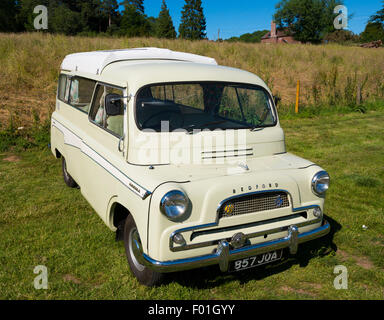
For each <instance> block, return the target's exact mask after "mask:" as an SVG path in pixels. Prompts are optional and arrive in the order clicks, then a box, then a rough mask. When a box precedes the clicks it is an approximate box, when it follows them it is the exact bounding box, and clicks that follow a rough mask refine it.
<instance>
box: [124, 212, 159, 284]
mask: <svg viewBox="0 0 384 320" xmlns="http://www.w3.org/2000/svg"><path fill="white" fill-rule="evenodd" d="M134 237H135V238H136V239H140V238H139V235H138V231H137V227H136V224H135V221H134V220H133V218H132V216H131V215H129V216H128V217H127V219H126V220H125V225H124V245H125V253H126V255H127V260H128V264H129V267H130V268H131V271H132V273H133V274H134V276H135V277H136V278H137V280H138V281H139V282H140V283H141V284H143V285H146V286H149V287H152V286H156V285H158V284H160V283H161V281H162V280H163V276H164V275H163V274H162V273H159V272H156V271H153V270H151V269H149V268H148V267H146V266H144V265H142V264H141V263H140V262H139V261H138V260H137V258H136V256H135V254H134V252H133V246H134V245H135V244H134V242H133V238H134Z"/></svg>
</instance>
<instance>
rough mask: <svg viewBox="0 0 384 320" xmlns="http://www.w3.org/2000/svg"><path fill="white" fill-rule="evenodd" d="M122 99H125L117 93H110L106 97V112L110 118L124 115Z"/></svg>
mask: <svg viewBox="0 0 384 320" xmlns="http://www.w3.org/2000/svg"><path fill="white" fill-rule="evenodd" d="M121 99H123V97H122V96H120V95H118V94H116V93H108V94H107V95H106V96H105V112H106V113H107V115H108V116H117V115H119V114H121V113H122V112H121V110H122V102H121Z"/></svg>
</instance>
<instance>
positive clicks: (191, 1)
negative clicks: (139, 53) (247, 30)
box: [0, 0, 207, 40]
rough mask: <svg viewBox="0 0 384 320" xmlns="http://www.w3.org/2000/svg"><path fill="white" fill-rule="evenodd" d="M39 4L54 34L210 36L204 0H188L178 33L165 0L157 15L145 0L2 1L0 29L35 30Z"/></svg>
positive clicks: (172, 37)
mask: <svg viewBox="0 0 384 320" xmlns="http://www.w3.org/2000/svg"><path fill="white" fill-rule="evenodd" d="M38 5H43V6H45V7H46V8H47V9H48V29H47V30H46V32H51V33H61V34H66V35H96V34H100V33H105V34H107V35H117V36H128V37H159V38H168V39H174V38H176V37H177V36H178V37H180V38H183V39H191V40H197V39H205V38H206V37H207V35H206V19H205V16H204V12H203V5H202V0H185V4H184V6H183V9H182V12H181V23H180V27H179V34H177V32H176V29H175V26H174V24H173V21H172V17H171V15H170V13H169V9H168V7H167V4H166V1H165V0H162V4H161V10H160V13H159V15H158V17H150V16H147V15H146V14H145V8H144V0H122V1H119V0H82V1H76V0H1V1H0V32H23V31H34V30H35V28H34V20H35V18H36V16H37V14H36V13H34V8H35V7H36V6H38ZM121 7H122V8H121Z"/></svg>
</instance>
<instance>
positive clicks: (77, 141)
mask: <svg viewBox="0 0 384 320" xmlns="http://www.w3.org/2000/svg"><path fill="white" fill-rule="evenodd" d="M51 125H52V126H54V127H56V128H57V129H58V130H59V131H60V132H62V133H63V135H64V143H65V144H66V145H69V146H72V147H75V148H77V149H79V150H80V151H81V152H82V153H83V154H85V155H86V156H87V157H89V158H90V159H92V160H93V161H94V162H96V163H97V164H98V165H99V166H100V167H102V168H103V169H104V170H106V171H107V172H108V173H109V174H111V175H112V176H113V177H115V178H116V179H117V180H119V181H120V182H121V183H122V184H123V185H125V186H126V187H127V188H128V189H129V190H131V191H132V192H133V193H135V194H136V195H138V196H139V197H141V199H143V200H144V199H145V198H147V197H148V196H149V195H150V194H151V192H150V191H148V190H147V189H145V188H143V187H142V186H140V185H139V184H137V183H136V182H135V181H133V180H132V179H131V178H129V177H128V176H127V175H126V174H125V173H123V172H122V171H121V170H120V169H118V168H117V167H115V166H114V165H113V164H112V163H111V162H109V161H108V160H107V159H106V158H104V157H103V156H102V155H101V154H99V153H98V152H97V151H96V150H94V149H93V148H92V147H90V146H89V145H88V144H87V143H85V142H84V140H83V139H82V138H81V137H79V136H78V135H77V134H76V133H74V132H73V131H72V130H70V129H68V128H67V127H66V126H65V125H63V124H62V123H60V122H59V121H57V120H56V119H54V118H53V117H52V119H51ZM117 176H120V177H117Z"/></svg>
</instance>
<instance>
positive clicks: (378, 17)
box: [369, 1, 384, 24]
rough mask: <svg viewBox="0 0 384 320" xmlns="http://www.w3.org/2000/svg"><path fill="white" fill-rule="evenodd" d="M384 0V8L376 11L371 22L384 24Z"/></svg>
mask: <svg viewBox="0 0 384 320" xmlns="http://www.w3.org/2000/svg"><path fill="white" fill-rule="evenodd" d="M382 2H383V8H382V9H381V10H379V11H377V12H376V14H374V15H373V16H372V17H371V18H370V19H369V22H372V23H381V24H384V1H382Z"/></svg>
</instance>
